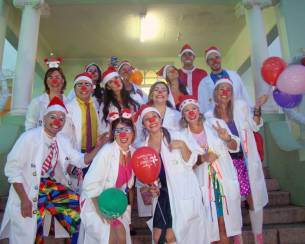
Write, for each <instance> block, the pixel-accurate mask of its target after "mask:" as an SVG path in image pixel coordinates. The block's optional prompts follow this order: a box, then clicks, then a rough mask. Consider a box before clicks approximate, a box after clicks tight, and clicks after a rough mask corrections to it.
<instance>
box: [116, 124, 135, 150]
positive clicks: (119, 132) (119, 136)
mask: <svg viewBox="0 0 305 244" xmlns="http://www.w3.org/2000/svg"><path fill="white" fill-rule="evenodd" d="M113 133H114V136H115V141H116V142H117V143H118V145H119V146H120V147H123V148H126V147H128V146H130V144H131V143H132V139H133V137H134V133H133V130H132V128H131V127H129V126H127V125H125V124H123V123H119V124H118V125H117V126H116V128H115V129H113Z"/></svg>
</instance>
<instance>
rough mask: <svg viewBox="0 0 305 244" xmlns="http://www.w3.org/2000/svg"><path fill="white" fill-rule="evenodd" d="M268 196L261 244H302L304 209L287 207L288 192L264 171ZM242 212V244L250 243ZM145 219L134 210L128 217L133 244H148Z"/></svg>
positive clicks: (304, 241) (304, 240) (304, 243)
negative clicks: (131, 227)
mask: <svg viewBox="0 0 305 244" xmlns="http://www.w3.org/2000/svg"><path fill="white" fill-rule="evenodd" d="M264 174H265V178H266V184H267V189H268V195H269V204H268V205H267V207H266V208H265V209H264V227H263V229H264V231H263V232H264V243H265V244H305V208H303V207H297V206H294V205H292V204H291V201H290V193H289V192H286V191H281V190H280V186H279V183H278V181H277V180H276V179H272V178H270V176H269V172H268V169H267V168H264ZM242 213H243V223H244V227H243V240H244V244H254V238H253V234H252V231H251V224H250V218H249V214H248V210H246V209H245V208H243V209H242ZM147 219H148V218H139V217H137V209H136V207H135V209H134V211H133V214H132V226H133V227H134V228H135V230H136V231H137V235H136V236H134V237H132V238H133V241H134V242H133V243H134V244H140V243H141V244H146V243H147V244H151V232H150V231H149V230H148V228H147V226H146V223H145V222H146V221H147Z"/></svg>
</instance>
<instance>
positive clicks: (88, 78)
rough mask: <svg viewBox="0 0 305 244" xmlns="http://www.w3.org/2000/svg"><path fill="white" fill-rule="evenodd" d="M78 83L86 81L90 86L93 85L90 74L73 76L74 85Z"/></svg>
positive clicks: (84, 73)
mask: <svg viewBox="0 0 305 244" xmlns="http://www.w3.org/2000/svg"><path fill="white" fill-rule="evenodd" d="M79 81H87V82H89V83H90V84H93V82H92V75H91V73H90V72H83V73H80V74H78V75H77V76H75V78H74V85H76V84H77V83H78V82H79Z"/></svg>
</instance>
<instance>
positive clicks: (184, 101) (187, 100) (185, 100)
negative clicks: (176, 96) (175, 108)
mask: <svg viewBox="0 0 305 244" xmlns="http://www.w3.org/2000/svg"><path fill="white" fill-rule="evenodd" d="M189 104H193V105H195V106H197V107H198V108H199V103H198V101H197V99H196V98H195V97H194V96H190V95H184V96H182V97H181V99H180V106H179V110H180V111H182V110H183V109H184V108H185V106H187V105H189Z"/></svg>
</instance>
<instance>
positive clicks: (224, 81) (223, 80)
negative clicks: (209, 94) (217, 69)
mask: <svg viewBox="0 0 305 244" xmlns="http://www.w3.org/2000/svg"><path fill="white" fill-rule="evenodd" d="M220 84H229V85H231V86H232V87H233V82H232V81H231V80H230V79H228V78H222V79H220V80H218V81H216V83H215V87H214V90H215V88H216V87H217V86H219V85H220Z"/></svg>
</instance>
